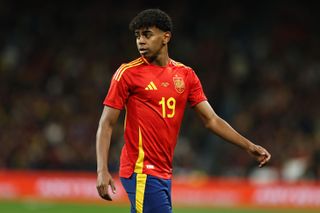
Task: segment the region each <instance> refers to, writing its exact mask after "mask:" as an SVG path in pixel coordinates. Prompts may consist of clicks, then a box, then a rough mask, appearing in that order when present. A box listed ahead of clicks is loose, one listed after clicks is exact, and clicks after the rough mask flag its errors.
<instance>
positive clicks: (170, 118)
mask: <svg viewBox="0 0 320 213" xmlns="http://www.w3.org/2000/svg"><path fill="white" fill-rule="evenodd" d="M129 27H130V29H131V30H132V31H133V32H134V35H135V38H136V44H137V48H138V51H139V53H140V55H141V56H140V57H139V58H137V59H136V60H133V61H131V62H129V63H125V64H122V65H121V66H120V67H119V69H118V70H117V71H116V72H115V73H114V75H113V77H112V80H111V85H110V88H109V91H108V94H107V96H106V98H105V100H104V102H103V104H104V109H103V112H102V115H101V118H100V122H99V127H98V130H97V138H96V151H97V190H98V193H99V195H100V196H101V197H102V198H103V199H106V200H112V199H111V196H110V194H109V192H108V187H109V186H110V187H111V189H112V191H113V193H115V190H116V189H115V186H114V181H113V179H112V176H111V174H110V173H109V171H108V153H109V146H110V139H111V134H112V130H113V127H114V125H115V123H116V122H117V120H118V117H119V114H120V112H121V110H123V109H125V110H126V118H125V123H124V128H125V130H124V140H125V144H124V146H123V148H122V152H121V157H120V171H119V175H120V179H121V182H122V185H123V186H124V188H125V190H126V192H127V194H128V197H129V200H130V203H131V212H132V213H133V212H137V213H148V212H152V213H169V212H172V205H171V177H172V159H173V154H174V148H175V146H176V141H177V137H178V133H179V129H180V125H181V121H182V117H183V114H184V110H185V107H186V105H187V103H188V104H189V106H190V107H192V108H193V109H194V111H195V112H196V113H197V114H198V115H199V116H200V118H201V119H202V121H203V123H204V126H205V127H206V128H207V129H209V130H210V131H211V132H213V133H215V134H217V135H218V136H220V137H222V138H223V139H225V140H226V141H228V142H231V143H233V144H235V145H237V146H239V147H241V148H242V149H243V150H245V151H247V152H248V153H249V154H250V155H251V156H253V157H254V158H255V159H256V160H257V161H258V163H259V166H260V167H262V166H263V165H265V164H266V163H267V162H268V161H269V160H270V157H271V155H270V154H269V153H268V151H267V150H266V149H264V148H263V147H261V146H258V145H255V144H254V143H252V142H250V141H249V140H248V139H246V138H244V137H243V136H241V135H240V134H239V133H238V132H236V131H235V130H234V129H233V128H232V127H231V126H230V125H229V124H228V123H227V122H226V121H224V120H223V119H221V118H220V117H219V116H218V115H217V114H216V113H215V112H214V110H213V109H212V107H211V106H210V104H209V103H208V101H207V98H206V96H205V94H204V92H203V89H202V86H201V83H200V81H199V79H198V77H197V75H196V73H195V72H194V71H193V70H192V68H190V67H188V66H186V65H184V64H182V63H180V62H177V61H174V60H173V59H171V58H170V57H169V54H168V43H169V42H170V38H171V31H172V21H171V18H170V17H169V16H168V15H167V14H166V13H165V12H163V11H161V10H159V9H147V10H144V11H142V12H140V13H139V14H138V15H137V16H136V17H135V18H134V19H133V20H132V21H131V23H130V26H129Z"/></svg>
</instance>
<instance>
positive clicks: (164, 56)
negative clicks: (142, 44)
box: [147, 47, 170, 67]
mask: <svg viewBox="0 0 320 213" xmlns="http://www.w3.org/2000/svg"><path fill="white" fill-rule="evenodd" d="M147 61H148V62H149V63H150V64H153V65H157V66H160V67H165V66H167V65H168V64H169V61H170V58H169V54H168V49H167V48H166V47H165V48H163V49H162V51H160V52H159V54H158V55H156V56H154V57H151V58H147Z"/></svg>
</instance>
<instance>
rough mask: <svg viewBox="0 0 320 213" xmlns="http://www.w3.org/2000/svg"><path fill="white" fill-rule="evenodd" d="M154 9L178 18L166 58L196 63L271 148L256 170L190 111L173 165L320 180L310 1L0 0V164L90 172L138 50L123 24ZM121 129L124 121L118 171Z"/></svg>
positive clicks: (224, 105)
mask: <svg viewBox="0 0 320 213" xmlns="http://www.w3.org/2000/svg"><path fill="white" fill-rule="evenodd" d="M149 7H158V8H160V9H163V10H165V11H166V12H167V13H168V14H169V15H170V16H171V17H172V19H173V23H174V31H173V39H172V41H171V44H170V47H169V51H170V56H171V57H172V58H173V59H175V60H177V61H181V62H182V63H185V64H187V65H189V66H191V67H192V68H194V70H195V71H196V72H197V74H198V76H199V78H200V79H201V81H202V84H203V87H204V90H205V92H206V94H207V96H208V99H209V101H210V102H211V103H212V105H213V107H214V109H215V110H216V112H217V113H218V114H219V115H220V116H221V117H222V118H224V119H225V120H227V121H228V122H229V123H230V124H231V125H232V126H233V127H234V128H235V129H237V130H238V131H239V132H240V133H242V134H243V135H245V136H246V137H248V138H249V139H251V140H252V141H254V142H256V143H258V144H261V145H263V146H264V147H266V148H267V149H268V150H270V152H271V154H272V161H271V162H270V164H269V165H268V166H267V167H266V168H264V169H260V170H257V169H256V166H257V165H256V163H255V162H253V161H252V159H251V158H250V157H248V155H247V154H246V153H243V151H242V150H240V149H238V148H236V147H234V146H232V145H230V144H228V143H226V142H223V141H221V140H220V139H219V138H217V137H216V136H214V135H211V134H210V133H209V132H208V131H207V130H206V129H204V128H203V127H202V126H201V123H200V121H199V119H198V118H197V117H196V116H195V114H194V113H193V112H192V110H190V109H187V111H186V114H185V118H184V122H183V125H182V129H181V134H180V138H179V143H178V147H177V149H176V153H175V158H174V174H175V175H176V176H188V177H190V176H192V177H197V178H199V177H201V178H206V177H209V178H237V179H239V180H240V179H241V180H252V181H260V182H273V181H278V182H279V181H280V182H290V183H292V182H301V181H308V182H310V181H311V182H313V183H314V182H316V183H317V181H318V180H319V178H320V111H319V108H320V103H319V97H320V94H319V91H320V71H319V69H320V54H319V48H320V40H319V33H320V32H319V27H318V20H319V13H318V11H317V9H316V7H315V6H314V5H312V4H311V3H308V2H307V1H304V2H302V1H301V2H300V1H264V2H252V1H242V2H241V3H240V2H238V1H231V0H227V1H213V2H210V4H209V3H200V2H199V1H179V0H178V1H168V2H166V1H161V2H156V1H64V2H60V1H59V2H58V1H9V0H7V1H5V0H2V1H0V17H1V18H0V23H1V34H0V102H1V104H0V142H1V143H0V146H1V149H0V168H1V169H2V170H3V171H10V170H13V171H15V170H23V171H28V170H31V171H48V170H49V171H60V172H63V171H66V172H69V171H73V172H75V171H81V172H83V171H85V172H89V173H91V172H92V173H94V171H95V170H96V161H95V133H96V129H97V124H98V120H99V117H100V114H101V112H102V108H103V106H102V101H103V99H104V96H105V95H106V92H107V89H108V86H109V83H110V78H111V76H112V74H113V72H114V71H115V70H116V69H117V68H118V66H119V65H120V64H121V63H123V62H127V61H130V60H132V59H134V58H136V57H138V53H137V51H136V47H135V41H134V37H133V35H132V33H131V32H129V30H128V23H129V21H130V20H131V18H132V17H133V16H134V15H136V13H137V12H139V11H140V10H142V9H146V8H149ZM121 119H122V120H123V117H122V118H121ZM122 133H123V128H122V122H121V121H120V122H118V126H117V127H116V129H115V131H114V135H113V138H112V146H111V150H110V169H111V171H112V172H114V173H115V174H116V173H117V169H118V163H119V160H118V159H119V152H120V148H121V146H122V144H123V138H122ZM319 205H320V204H319Z"/></svg>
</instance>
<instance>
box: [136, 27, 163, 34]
mask: <svg viewBox="0 0 320 213" xmlns="http://www.w3.org/2000/svg"><path fill="white" fill-rule="evenodd" d="M134 32H135V33H144V32H153V33H161V32H162V30H160V29H159V28H157V27H155V26H152V27H141V28H139V29H136V30H135V31H134Z"/></svg>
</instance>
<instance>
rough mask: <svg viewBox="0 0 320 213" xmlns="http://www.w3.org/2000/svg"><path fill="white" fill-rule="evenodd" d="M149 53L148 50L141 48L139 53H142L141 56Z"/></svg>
mask: <svg viewBox="0 0 320 213" xmlns="http://www.w3.org/2000/svg"><path fill="white" fill-rule="evenodd" d="M147 52H148V49H146V48H139V53H140V54H141V55H145V54H146V53H147Z"/></svg>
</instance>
